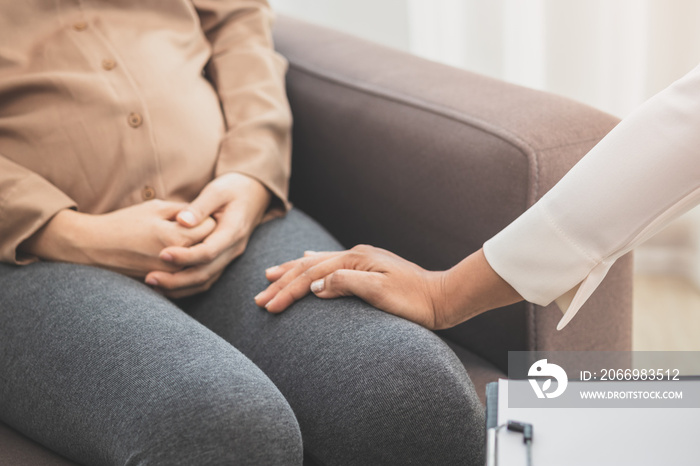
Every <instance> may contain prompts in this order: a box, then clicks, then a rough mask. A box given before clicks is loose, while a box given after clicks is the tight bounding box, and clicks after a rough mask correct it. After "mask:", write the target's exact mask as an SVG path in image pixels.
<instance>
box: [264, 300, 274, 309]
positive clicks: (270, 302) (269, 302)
mask: <svg viewBox="0 0 700 466" xmlns="http://www.w3.org/2000/svg"><path fill="white" fill-rule="evenodd" d="M272 301H274V299H271V300H270V301H268V302H267V304H265V309H267V310H270V304H272Z"/></svg>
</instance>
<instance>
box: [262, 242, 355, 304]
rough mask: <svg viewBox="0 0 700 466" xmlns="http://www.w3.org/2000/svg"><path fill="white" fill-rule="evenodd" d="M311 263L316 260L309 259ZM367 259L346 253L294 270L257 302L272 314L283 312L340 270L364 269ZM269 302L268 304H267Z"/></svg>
mask: <svg viewBox="0 0 700 466" xmlns="http://www.w3.org/2000/svg"><path fill="white" fill-rule="evenodd" d="M304 260H307V261H309V262H311V261H314V260H315V258H313V257H308V258H305V259H304ZM368 260H369V259H368V258H367V257H360V258H358V257H357V254H355V253H352V252H345V253H343V254H340V255H337V256H334V257H331V258H330V259H327V260H324V261H321V262H319V263H318V264H316V265H313V266H311V267H308V268H306V269H305V270H303V268H304V266H302V267H301V268H298V269H292V270H290V271H289V272H287V274H285V276H284V277H282V278H281V279H279V280H277V281H276V282H274V283H273V284H271V285H270V286H269V287H268V289H267V290H265V291H264V292H263V293H261V294H259V295H258V296H256V298H257V299H256V302H257V303H259V304H262V305H263V306H265V309H267V310H268V311H270V312H281V311H283V310H284V309H286V308H287V307H289V306H290V305H291V304H292V303H293V302H294V301H297V300H299V299H301V298H303V297H304V296H306V295H307V294H308V293H309V289H310V287H311V283H312V282H314V281H316V280H318V279H319V278H323V277H325V276H326V275H330V274H331V273H333V272H335V271H336V270H340V269H357V268H359V269H364V268H365V267H366V266H367V265H368V263H365V262H363V261H368ZM265 301H267V302H265Z"/></svg>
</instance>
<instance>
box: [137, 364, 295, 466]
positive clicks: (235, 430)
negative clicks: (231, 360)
mask: <svg viewBox="0 0 700 466" xmlns="http://www.w3.org/2000/svg"><path fill="white" fill-rule="evenodd" d="M224 379H225V380H223V381H214V382H212V381H211V380H206V379H205V380H202V381H193V382H194V385H193V387H189V389H187V390H183V391H182V392H181V393H179V394H178V395H177V396H172V395H170V396H168V397H167V398H163V399H159V400H153V401H152V406H151V407H150V408H149V409H148V411H149V414H150V416H149V418H147V419H143V421H144V422H143V423H140V425H139V427H138V428H137V430H136V432H137V436H136V438H135V439H134V440H135V441H134V444H133V445H132V446H131V449H130V451H129V452H128V460H127V461H125V462H124V464H127V465H142V464H143V465H146V464H149V465H150V464H163V465H166V464H167V465H179V464H182V465H190V464H201V465H228V464H236V465H238V464H241V465H245V464H253V465H257V464H270V465H274V464H279V465H293V464H301V462H302V444H301V434H300V431H299V427H298V424H297V421H296V418H295V417H294V414H293V412H292V410H291V408H290V407H289V405H288V403H287V402H286V400H285V399H284V397H283V396H282V395H281V394H280V393H279V391H278V390H277V389H276V388H275V387H274V385H273V384H272V382H270V381H269V380H265V379H261V378H259V377H253V378H251V379H249V380H245V381H242V380H241V379H240V377H238V378H237V379H236V380H226V378H224Z"/></svg>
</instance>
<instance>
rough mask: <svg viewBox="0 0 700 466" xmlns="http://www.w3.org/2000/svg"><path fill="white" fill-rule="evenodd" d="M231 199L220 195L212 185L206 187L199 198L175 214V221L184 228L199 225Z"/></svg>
mask: <svg viewBox="0 0 700 466" xmlns="http://www.w3.org/2000/svg"><path fill="white" fill-rule="evenodd" d="M229 201H231V199H229V198H228V197H226V196H224V195H222V191H221V190H219V189H216V187H214V186H212V185H207V186H206V187H205V188H204V189H203V190H202V192H201V193H199V196H197V198H196V199H195V200H194V201H192V202H191V203H190V204H189V205H188V206H186V207H185V208H183V209H182V210H181V211H180V212H179V213H178V214H177V217H176V219H177V221H178V223H179V224H180V225H182V226H185V227H193V226H196V225H199V224H200V223H201V222H202V221H203V220H204V219H206V218H207V217H209V216H211V215H212V214H213V213H214V212H216V211H217V210H219V209H220V208H221V206H223V205H224V204H227V203H228V202H229Z"/></svg>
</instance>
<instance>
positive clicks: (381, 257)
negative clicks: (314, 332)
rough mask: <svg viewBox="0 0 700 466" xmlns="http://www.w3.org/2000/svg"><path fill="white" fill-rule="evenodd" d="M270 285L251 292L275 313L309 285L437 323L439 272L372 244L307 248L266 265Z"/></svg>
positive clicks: (327, 295) (434, 325)
mask: <svg viewBox="0 0 700 466" xmlns="http://www.w3.org/2000/svg"><path fill="white" fill-rule="evenodd" d="M266 276H267V278H268V280H270V281H271V282H272V284H270V286H269V287H268V288H267V289H266V290H264V291H263V292H261V293H260V294H259V295H257V296H256V297H255V302H256V303H257V304H258V305H259V306H264V307H265V308H266V309H267V310H268V311H269V312H272V313H279V312H282V311H284V310H285V309H287V307H289V306H290V305H291V304H292V303H293V302H294V301H297V300H299V299H301V298H302V297H304V296H306V295H307V294H308V293H309V291H311V292H313V293H314V294H315V295H316V296H318V297H319V298H336V297H339V296H351V295H354V296H357V297H359V298H361V299H363V300H365V301H367V302H368V303H370V304H371V305H373V306H375V307H377V308H379V309H381V310H383V311H386V312H389V313H391V314H395V315H398V316H400V317H403V318H405V319H408V320H411V321H413V322H416V323H418V324H420V325H422V326H424V327H427V328H430V329H438V328H443V326H444V319H443V316H442V313H443V310H444V308H445V306H444V303H443V300H444V298H443V295H444V294H443V292H442V287H443V286H442V282H443V276H444V272H430V271H427V270H425V269H423V268H421V267H419V266H418V265H416V264H414V263H412V262H409V261H407V260H405V259H403V258H401V257H399V256H397V255H396V254H394V253H392V252H389V251H386V250H384V249H380V248H375V247H372V246H365V245H360V246H355V247H354V248H352V249H350V250H347V251H341V252H307V253H305V255H304V257H302V258H300V259H296V260H293V261H290V262H286V263H284V264H282V265H279V266H275V267H271V268H269V269H267V271H266Z"/></svg>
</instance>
